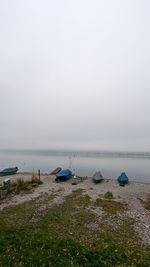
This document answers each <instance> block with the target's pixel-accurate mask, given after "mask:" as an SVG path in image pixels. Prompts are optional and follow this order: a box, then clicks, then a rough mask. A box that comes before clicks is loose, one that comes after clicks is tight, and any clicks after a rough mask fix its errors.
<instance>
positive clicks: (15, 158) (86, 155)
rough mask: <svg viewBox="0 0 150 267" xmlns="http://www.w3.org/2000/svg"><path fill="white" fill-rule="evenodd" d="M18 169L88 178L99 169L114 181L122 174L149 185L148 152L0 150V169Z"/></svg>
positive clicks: (149, 162) (149, 157)
mask: <svg viewBox="0 0 150 267" xmlns="http://www.w3.org/2000/svg"><path fill="white" fill-rule="evenodd" d="M9 166H18V168H19V170H20V171H32V172H37V171H38V169H40V170H41V172H46V173H50V172H51V171H52V170H53V169H55V168H56V167H58V166H60V167H62V168H69V169H71V170H72V171H73V172H74V173H75V174H76V175H83V176H92V175H93V173H94V172H95V171H98V170H100V171H101V172H102V174H103V175H104V177H107V178H113V179H116V177H118V176H119V174H120V173H121V172H122V171H125V172H126V173H127V175H128V176H129V178H130V180H135V181H143V182H150V155H149V153H114V152H85V151H82V152H73V151H72V152H70V151H49V150H13V151H12V150H11V151H8V150H7V151H0V169H4V168H6V167H9Z"/></svg>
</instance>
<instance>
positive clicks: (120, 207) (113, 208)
mask: <svg viewBox="0 0 150 267" xmlns="http://www.w3.org/2000/svg"><path fill="white" fill-rule="evenodd" d="M96 204H97V205H98V206H99V207H102V209H103V210H104V211H105V212H106V213H110V214H116V213H118V212H124V211H125V210H126V209H127V205H126V204H125V203H122V202H118V201H115V200H112V199H104V198H98V199H96Z"/></svg>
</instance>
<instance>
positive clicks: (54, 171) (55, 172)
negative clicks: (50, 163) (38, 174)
mask: <svg viewBox="0 0 150 267" xmlns="http://www.w3.org/2000/svg"><path fill="white" fill-rule="evenodd" d="M60 171H61V167H57V168H56V169H55V170H53V171H52V172H51V173H50V174H53V175H56V174H57V173H58V172H60Z"/></svg>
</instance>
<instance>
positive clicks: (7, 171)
mask: <svg viewBox="0 0 150 267" xmlns="http://www.w3.org/2000/svg"><path fill="white" fill-rule="evenodd" d="M17 171H18V167H13V168H7V169H4V170H2V171H1V172H0V176H7V175H12V174H16V172H17Z"/></svg>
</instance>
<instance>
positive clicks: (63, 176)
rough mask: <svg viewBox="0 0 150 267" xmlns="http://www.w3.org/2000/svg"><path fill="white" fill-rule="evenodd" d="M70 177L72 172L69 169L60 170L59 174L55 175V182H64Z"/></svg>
mask: <svg viewBox="0 0 150 267" xmlns="http://www.w3.org/2000/svg"><path fill="white" fill-rule="evenodd" d="M71 177H72V172H71V171H70V170H69V169H64V170H61V171H60V172H58V173H56V179H55V181H56V182H59V181H65V180H67V179H69V178H71Z"/></svg>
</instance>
